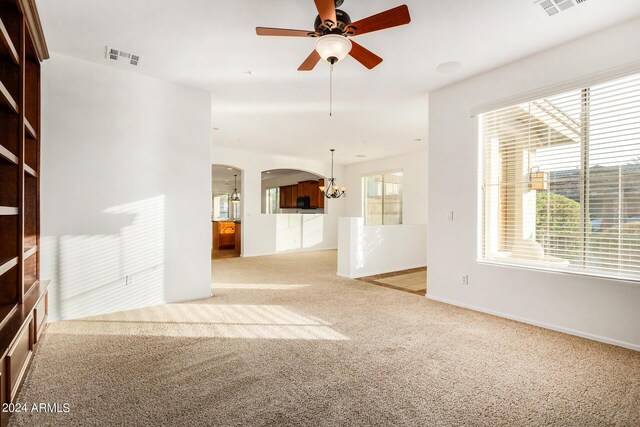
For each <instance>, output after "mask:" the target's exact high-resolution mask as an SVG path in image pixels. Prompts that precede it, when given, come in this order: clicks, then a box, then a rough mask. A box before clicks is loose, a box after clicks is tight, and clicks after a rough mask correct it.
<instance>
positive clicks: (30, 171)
mask: <svg viewBox="0 0 640 427" xmlns="http://www.w3.org/2000/svg"><path fill="white" fill-rule="evenodd" d="M24 172H25V173H27V174H29V175H31V176H32V177H33V178H37V177H38V172H36V171H35V170H33V168H32V167H31V166H29V165H26V164H25V165H24Z"/></svg>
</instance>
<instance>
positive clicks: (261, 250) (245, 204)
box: [211, 146, 350, 257]
mask: <svg viewBox="0 0 640 427" xmlns="http://www.w3.org/2000/svg"><path fill="white" fill-rule="evenodd" d="M327 154H329V153H327ZM327 159H329V161H313V160H303V159H297V158H294V157H286V156H275V155H271V154H269V153H265V152H258V151H245V150H236V149H233V148H227V147H218V146H214V147H213V148H212V151H211V163H212V164H224V165H229V166H233V167H235V168H238V169H241V170H242V183H243V189H244V194H243V200H242V215H241V216H242V256H244V257H251V256H262V255H272V254H276V253H282V252H298V251H308V250H321V249H335V248H337V246H338V217H339V216H342V215H343V212H344V204H345V199H340V200H327V201H326V202H325V214H324V215H302V214H299V215H266V214H262V172H263V171H267V170H272V169H298V170H301V171H304V172H310V173H313V174H316V175H320V176H324V177H327V176H330V175H331V163H330V157H329V156H327ZM335 175H336V177H337V178H338V181H341V178H342V177H344V174H343V168H342V167H341V166H336V167H335ZM349 197H350V196H347V198H349Z"/></svg>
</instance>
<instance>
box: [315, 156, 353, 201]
mask: <svg viewBox="0 0 640 427" xmlns="http://www.w3.org/2000/svg"><path fill="white" fill-rule="evenodd" d="M334 151H336V150H335V148H332V149H331V179H329V185H327V186H326V187H325V186H322V187H320V191H322V193H323V194H324V196H325V197H326V198H327V199H339V198H340V197H347V187H339V186H338V185H336V179H335V178H334V177H333V152H334Z"/></svg>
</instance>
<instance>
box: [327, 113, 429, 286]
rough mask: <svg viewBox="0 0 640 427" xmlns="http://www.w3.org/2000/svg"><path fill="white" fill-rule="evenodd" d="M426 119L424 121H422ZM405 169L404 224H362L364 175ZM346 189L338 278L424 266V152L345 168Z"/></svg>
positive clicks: (425, 211) (425, 159) (425, 157)
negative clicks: (347, 190)
mask: <svg viewBox="0 0 640 427" xmlns="http://www.w3.org/2000/svg"><path fill="white" fill-rule="evenodd" d="M425 119H426V118H425ZM396 170H402V171H403V181H402V182H403V188H402V191H403V193H402V224H401V225H383V226H365V225H364V220H363V218H362V217H363V212H362V208H363V206H362V177H363V176H365V175H371V174H375V173H380V172H386V171H396ZM345 176H346V181H345V182H346V186H347V187H348V189H349V198H348V200H347V206H346V215H347V216H348V217H349V218H341V219H340V229H339V244H338V274H339V275H340V276H345V277H365V276H371V275H374V274H382V273H389V272H393V271H401V270H407V269H410V268H415V267H424V266H426V265H427V226H426V224H427V213H428V212H427V150H421V151H417V152H413V153H408V154H403V155H399V156H393V157H387V158H383V159H377V160H370V161H367V162H360V163H354V164H351V165H347V166H345Z"/></svg>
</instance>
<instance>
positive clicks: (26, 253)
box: [22, 246, 38, 260]
mask: <svg viewBox="0 0 640 427" xmlns="http://www.w3.org/2000/svg"><path fill="white" fill-rule="evenodd" d="M36 252H38V247H37V246H32V247H30V248H24V255H23V257H22V259H24V260H26V259H28V258H29V257H30V256H32V255H33V254H35V253H36Z"/></svg>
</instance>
